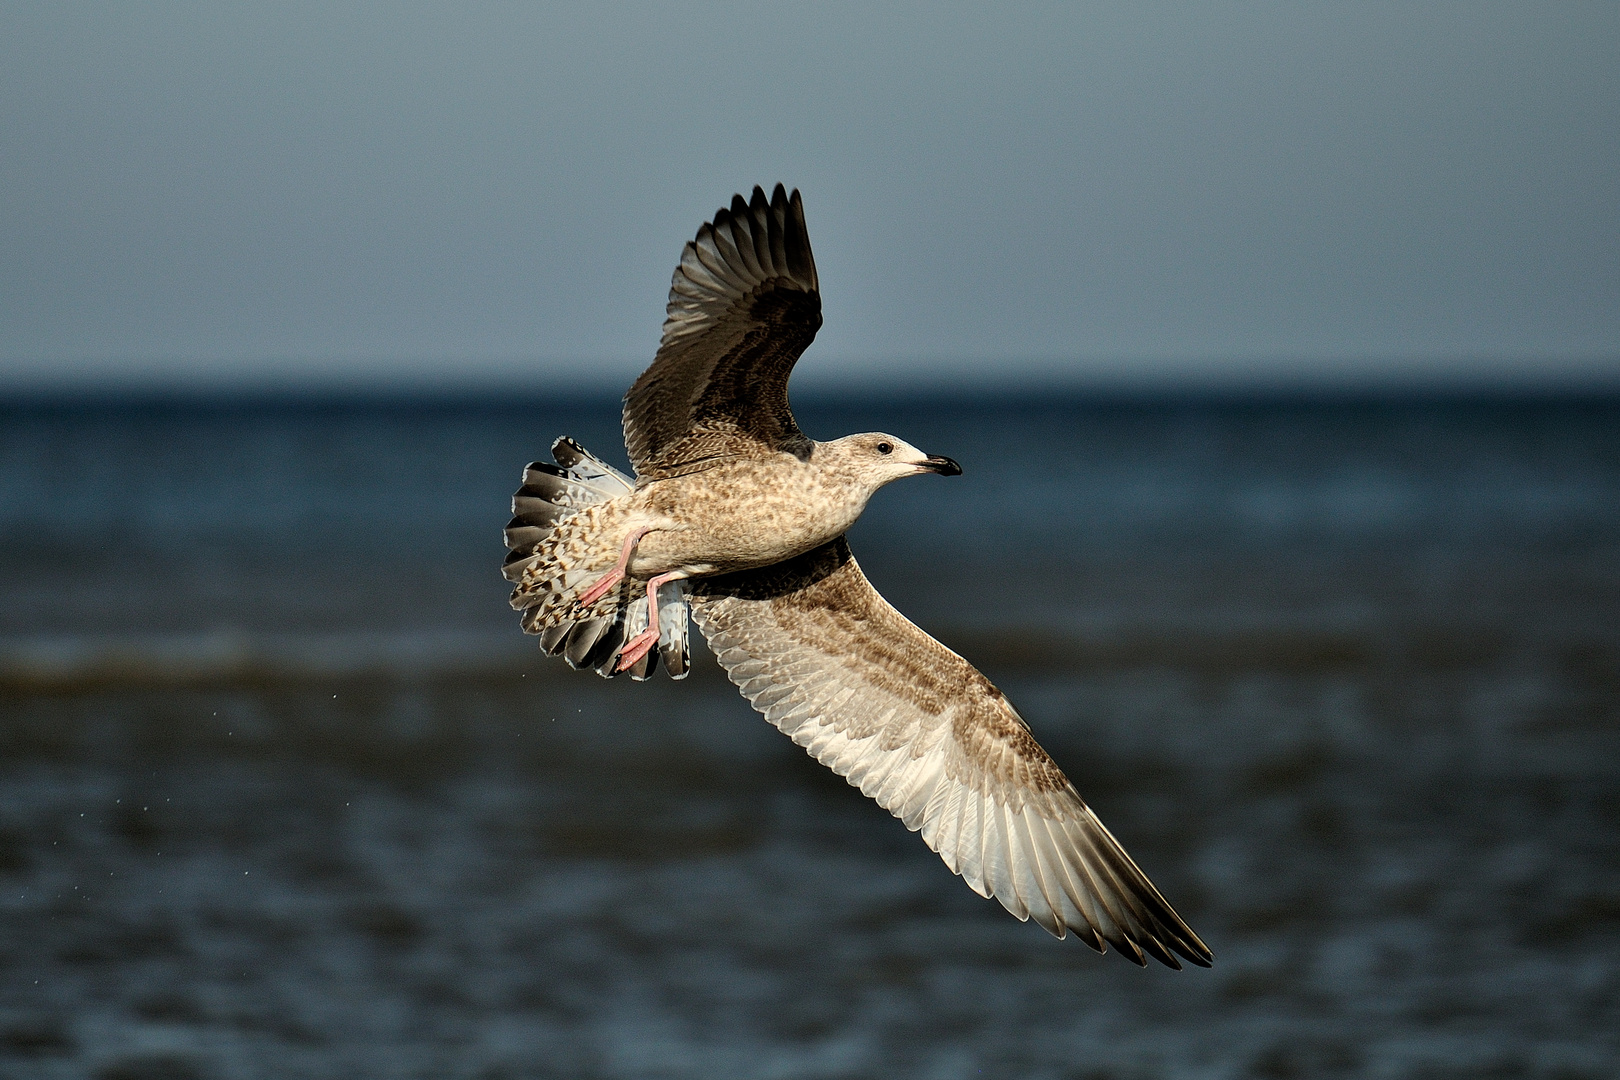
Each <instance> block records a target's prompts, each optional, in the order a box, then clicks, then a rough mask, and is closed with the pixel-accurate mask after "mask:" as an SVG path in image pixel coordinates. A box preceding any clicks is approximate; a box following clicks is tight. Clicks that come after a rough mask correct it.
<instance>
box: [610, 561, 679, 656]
mask: <svg viewBox="0 0 1620 1080" xmlns="http://www.w3.org/2000/svg"><path fill="white" fill-rule="evenodd" d="M685 576H686V575H685V574H683V573H681V572H680V571H679V570H673V571H671V572H670V573H667V574H659V575H658V576H657V577H655V578H653V579H652V580H651V581H649V582H647V629H645V630H643V631H642V632H641V633H639V634H637V635H636V636H635V637H633V638H631V639H630V640H629V641H627V642H625V643H624V647H623V648H621V649H620V650H619V667H618V670H619V671H628V670H629V669H630V668H632V667H634V666H635V665H636V663H637V662H638V661H639V660H640V659H641V658H642V657H643V656H646V655H647V651H648V650H649V649H651V648H652V647H653V646H654V645H657V644H658V587H659V586H660V585H662V584H664V583H665V582H666V581H676V580H678V579H680V578H683V577H685Z"/></svg>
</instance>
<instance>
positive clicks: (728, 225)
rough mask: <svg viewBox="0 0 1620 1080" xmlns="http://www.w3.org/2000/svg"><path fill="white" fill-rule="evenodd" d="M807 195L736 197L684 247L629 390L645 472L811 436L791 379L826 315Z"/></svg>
mask: <svg viewBox="0 0 1620 1080" xmlns="http://www.w3.org/2000/svg"><path fill="white" fill-rule="evenodd" d="M818 288H819V286H818V284H817V281H816V262H815V259H814V258H813V257H812V256H811V254H810V235H809V233H808V232H807V231H806V229H805V225H804V201H803V200H802V199H800V198H799V193H798V192H797V191H795V192H793V194H792V195H791V196H790V195H788V194H787V193H786V192H785V191H784V190H783V188H782V185H781V184H777V185H776V191H775V192H774V193H773V194H772V196H771V198H770V200H769V201H768V202H767V201H766V199H765V192H764V191H763V190H762V189H760V188H757V187H756V188H755V189H754V197H753V200H752V201H751V202H744V201H743V198H742V196H741V195H736V196H733V197H732V200H731V208H730V209H729V210H728V209H724V208H722V209H721V210H720V211H718V212H717V213H716V214H715V215H714V220H713V221H711V222H709V223H708V224H706V225H704V226H703V227H702V228H701V229H699V230H698V232H697V237H696V238H695V239H693V240H692V241H690V242H689V243H688V244H687V245H686V247H685V249H684V250H683V251H682V252H681V262H680V265H679V266H677V267H676V268H675V276H674V278H673V279H672V280H671V282H670V287H669V309H668V316H667V317H666V318H665V320H664V336H663V339H662V341H661V342H660V343H659V346H658V355H657V356H656V357H654V359H653V362H652V366H651V367H649V368H648V369H647V370H646V371H644V372H643V373H642V375H641V377H640V378H639V379H637V380H636V382H635V385H634V386H632V387H631V388H630V392H629V393H628V394H626V395H625V399H624V442H625V447H626V448H627V449H628V450H629V451H630V460H631V462H632V463H633V464H634V465H635V467H636V473H637V474H638V475H639V476H640V477H641V478H642V479H662V478H665V477H669V476H679V475H681V474H682V473H688V472H695V471H698V470H699V469H703V468H707V467H708V466H709V465H712V464H714V463H716V462H719V461H723V460H726V459H728V458H734V457H746V456H757V455H758V454H760V453H763V452H769V451H778V450H787V451H789V452H801V451H802V450H803V449H804V448H807V447H808V446H809V440H808V439H806V438H805V436H804V434H803V433H802V432H801V431H800V430H799V426H798V424H796V423H795V422H794V420H793V414H792V412H790V411H789V410H788V402H787V381H788V375H789V374H790V373H791V372H792V370H793V365H794V363H795V362H796V361H797V360H798V359H799V355H800V354H801V353H803V352H804V350H805V348H806V347H807V346H808V345H809V344H810V342H811V341H812V340H813V339H814V338H815V336H816V331H817V330H818V329H819V328H820V327H821V294H820V292H819V291H818Z"/></svg>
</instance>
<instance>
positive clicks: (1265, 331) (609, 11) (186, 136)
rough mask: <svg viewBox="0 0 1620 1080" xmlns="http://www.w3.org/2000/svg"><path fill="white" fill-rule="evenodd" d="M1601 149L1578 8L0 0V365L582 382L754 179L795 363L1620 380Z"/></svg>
mask: <svg viewBox="0 0 1620 1080" xmlns="http://www.w3.org/2000/svg"><path fill="white" fill-rule="evenodd" d="M1617 133H1620V5H1616V4H1614V3H1612V2H1600V3H1592V4H1574V3H1537V4H1526V3H1522V2H1514V3H1486V2H1481V0H1469V2H1465V3H1432V2H1431V3H1410V2H1400V3H1356V4H1315V3H1299V2H1298V0H1282V2H1277V3H1224V4H1167V3H1157V2H1140V0H1138V2H1132V3H1118V2H1113V3H1100V4H1096V3H1061V4H1051V5H1045V4H1031V3H1012V4H1006V3H1004V4H996V5H988V4H986V5H956V4H942V3H927V4H921V3H919V4H907V5H898V4H873V3H865V2H863V3H859V4H847V5H838V4H793V5H772V6H766V5H760V4H755V3H747V4H742V3H739V4H675V3H669V4H608V3H593V4H581V5H571V6H560V5H557V6H554V5H548V4H537V3H506V4H493V3H480V2H466V0H462V2H457V3H441V4H418V3H398V2H391V3H361V2H353V0H321V2H319V3H307V4H299V3H282V4H263V3H232V2H226V0H208V2H206V3H195V4H180V3H176V4H147V3H142V4H117V3H96V4H68V3H53V4H28V3H4V4H3V5H0V386H3V385H10V386H18V385H27V384H39V383H43V382H50V383H62V382H67V383H76V382H83V381H93V382H96V383H99V384H102V385H107V384H110V383H112V384H116V383H122V382H125V381H130V380H135V381H139V380H153V379H155V380H180V381H187V380H189V381H193V382H202V383H209V384H217V383H232V382H244V381H245V382H253V383H258V382H272V383H274V382H293V383H298V382H306V383H311V382H312V383H321V382H328V381H332V380H358V381H363V382H371V383H390V384H392V383H398V382H401V381H403V382H411V381H415V380H424V379H425V380H430V381H449V382H456V381H470V382H480V381H491V380H495V379H499V378H503V377H504V378H507V379H510V380H512V381H513V382H514V383H516V384H521V385H525V386H530V387H533V388H534V389H536V390H545V389H546V388H548V387H551V386H555V385H557V384H558V382H559V381H561V380H565V379H566V380H586V381H589V382H592V383H595V384H599V385H602V386H614V387H619V386H622V385H624V384H625V383H627V382H628V380H629V379H630V378H631V377H633V375H634V374H635V373H636V372H637V371H638V370H639V369H640V368H641V367H642V366H644V365H645V363H646V362H647V360H648V359H649V358H650V357H651V354H652V351H653V349H654V347H655V344H656V341H657V337H658V328H659V323H660V322H661V320H662V314H663V305H664V299H665V295H666V292H667V289H668V281H669V274H670V271H671V269H672V268H673V266H674V264H675V260H676V258H677V256H678V254H679V251H680V246H681V244H682V243H683V242H684V241H685V240H686V239H688V238H689V237H690V236H691V234H692V232H693V230H694V229H695V228H696V226H697V225H698V224H699V223H700V222H701V221H703V220H704V219H705V218H706V217H708V216H709V215H710V214H711V213H712V212H713V211H714V209H715V208H716V207H717V206H719V205H720V204H721V203H722V202H724V201H726V200H727V199H728V198H729V196H730V194H731V193H732V192H733V191H735V190H747V188H748V187H750V186H751V185H753V184H754V183H762V184H766V185H769V184H771V183H773V182H775V181H777V180H782V181H784V182H786V183H787V184H788V185H789V186H790V187H791V186H797V187H799V188H801V189H802V190H803V192H804V197H805V204H806V209H807V214H808V218H809V223H810V231H811V238H812V241H813V243H814V245H815V249H816V257H817V262H818V266H819V269H820V272H821V280H822V288H823V300H824V306H825V313H826V325H825V327H824V328H823V330H822V332H821V336H820V338H819V339H818V341H817V342H816V344H815V345H814V346H813V347H812V350H811V352H810V353H809V354H808V355H807V357H806V360H805V361H804V362H803V364H802V365H801V369H800V370H801V372H802V374H803V376H804V381H805V382H810V381H813V380H816V379H846V378H849V377H852V376H860V377H869V376H885V375H896V376H900V377H910V376H911V375H913V374H918V373H922V372H924V371H927V372H929V373H930V375H929V377H930V379H934V378H937V379H940V380H946V381H949V380H953V379H964V378H966V379H974V380H979V381H985V380H990V381H995V380H1001V379H1004V378H1019V377H1037V378H1054V377H1055V378H1075V379H1080V380H1096V379H1120V378H1123V379H1126V380H1148V381H1154V380H1163V379H1170V380H1204V379H1215V380H1225V379H1232V378H1249V377H1261V378H1271V377H1275V378H1281V379H1289V378H1316V377H1322V378H1329V379H1340V378H1346V379H1356V378H1362V377H1367V378H1375V379H1382V378H1389V377H1407V376H1415V377H1420V378H1427V377H1449V376H1456V377H1462V378H1474V379H1498V378H1502V377H1535V376H1549V377H1553V378H1574V377H1582V376H1597V377H1600V378H1605V379H1610V380H1614V379H1620V134H1617ZM935 370H939V371H941V372H942V374H939V375H933V374H931V373H932V372H934V371H935Z"/></svg>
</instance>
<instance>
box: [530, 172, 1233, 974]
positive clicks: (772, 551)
mask: <svg viewBox="0 0 1620 1080" xmlns="http://www.w3.org/2000/svg"><path fill="white" fill-rule="evenodd" d="M820 326H821V295H820V291H819V285H818V282H817V278H816V264H815V259H814V258H813V257H812V255H811V252H810V238H809V233H808V231H807V230H806V228H805V220H804V203H803V200H802V199H801V198H800V196H799V193H798V191H794V192H793V193H792V194H791V195H789V194H788V193H787V192H785V191H784V190H783V188H782V185H781V184H778V185H776V189H775V191H774V192H773V193H772V194H771V196H770V197H769V198H766V196H765V192H764V190H763V189H761V188H758V187H756V188H754V192H753V197H752V198H751V199H749V200H744V199H743V197H742V196H741V195H737V196H734V197H733V198H732V200H731V205H730V207H722V208H721V209H720V210H719V211H718V212H717V213H716V214H715V215H714V218H713V220H711V221H709V222H707V223H705V224H704V225H703V227H702V228H700V229H698V231H697V236H696V237H695V238H694V239H693V240H691V241H690V242H689V243H687V244H686V246H685V249H684V250H683V251H682V252H681V260H680V264H679V265H678V266H677V267H676V269H675V274H674V278H673V280H672V282H671V285H670V291H669V305H668V309H667V317H666V318H665V320H664V328H663V336H662V338H661V341H660V343H659V347H658V353H657V355H656V356H655V357H654V359H653V362H652V366H650V367H649V368H647V370H646V371H645V372H643V373H642V375H641V377H640V378H638V379H637V380H636V381H635V384H634V385H633V386H631V388H630V391H629V393H628V394H627V395H626V396H625V399H624V437H625V446H626V448H627V449H628V451H629V456H630V461H631V462H632V464H633V465H634V468H635V476H634V477H633V478H632V477H630V476H626V475H625V474H623V473H621V472H619V471H618V470H617V469H614V468H613V467H612V466H611V465H608V464H607V463H606V462H604V461H602V460H601V459H599V458H597V457H596V456H595V455H593V454H591V453H589V452H588V451H586V450H585V449H584V448H583V447H582V446H580V445H579V444H578V443H576V442H574V441H573V440H572V439H569V438H561V439H558V440H557V442H556V443H555V445H553V447H552V457H553V461H554V462H555V463H554V464H552V463H547V462H535V463H533V464H531V465H529V466H528V467H527V468H526V469H525V470H524V475H523V486H522V487H521V488H520V489H519V490H518V492H517V494H516V496H515V497H514V498H513V500H512V512H513V515H514V516H513V518H512V520H511V522H510V523H509V524H508V525H507V528H506V545H507V547H508V549H509V551H508V554H507V558H506V562H505V564H504V567H503V572H504V574H505V576H506V578H507V580H509V581H511V582H512V583H513V585H514V588H513V591H512V606H513V608H515V609H516V610H518V611H519V612H521V613H522V624H523V629H524V630H525V631H527V632H528V633H531V634H537V635H539V638H540V646H541V648H543V649H544V650H545V651H546V652H547V653H549V654H552V655H556V654H561V655H562V656H563V657H564V658H565V659H566V660H567V661H568V663H569V664H570V665H572V666H573V667H575V668H578V669H591V670H594V671H596V672H597V673H599V674H601V675H603V676H607V677H611V676H613V675H616V674H618V673H620V672H627V673H628V674H629V675H630V677H631V678H632V679H633V680H645V679H647V678H650V677H651V676H652V674H653V673H654V671H655V669H656V667H657V664H658V661H659V660H660V659H662V661H663V663H664V666H665V668H666V670H667V671H668V672H669V674H670V675H671V676H672V677H673V678H676V679H680V678H683V677H685V675H686V674H687V672H688V670H689V666H690V665H689V661H690V649H689V645H690V640H689V639H690V632H689V627H690V624H691V623H693V622H695V623H696V624H697V627H698V629H699V630H700V631H701V632H702V634H703V636H704V638H705V639H706V640H707V642H708V645H709V648H710V650H711V651H712V652H713V653H714V655H715V656H716V657H717V658H718V659H719V662H720V665H721V666H722V667H723V668H724V669H725V670H726V673H727V674H728V675H729V676H730V678H731V681H732V682H733V683H735V684H736V685H737V687H738V688H739V689H740V690H741V691H742V695H743V697H745V698H746V699H747V700H748V701H749V703H750V704H752V705H753V707H754V708H755V709H757V710H758V711H759V712H760V713H762V714H763V715H764V716H765V719H766V720H768V721H770V723H772V724H774V725H775V726H776V727H777V728H778V729H780V730H781V731H782V732H783V733H784V734H786V735H787V736H789V737H790V738H792V739H793V741H794V742H796V743H798V744H799V745H800V746H802V747H804V748H805V749H806V750H807V751H808V752H809V753H810V755H811V756H812V757H814V758H815V759H816V760H818V761H820V762H821V763H822V764H824V765H826V766H828V767H829V768H831V769H832V770H833V771H834V772H836V773H837V774H838V775H840V776H842V777H844V778H845V779H846V780H848V781H849V783H850V784H851V785H853V786H855V787H858V788H859V789H860V790H861V793H862V794H864V795H867V796H869V797H871V798H872V799H874V800H876V801H877V803H878V805H880V806H882V807H883V808H884V809H885V810H888V811H889V812H890V813H892V814H893V815H894V816H895V817H898V818H899V819H900V820H901V821H903V822H905V825H906V827H907V828H908V829H910V830H912V831H913V832H917V833H920V834H921V836H922V839H923V841H924V843H926V844H927V845H928V846H929V847H930V848H932V849H933V850H934V851H935V852H937V853H938V854H939V856H940V857H941V858H942V859H943V860H944V861H945V865H946V866H948V867H949V868H950V869H951V870H952V871H953V872H954V873H956V874H959V875H961V877H962V878H963V880H964V881H966V882H967V884H968V885H969V886H970V887H971V888H972V889H973V890H974V891H975V892H977V893H979V894H980V895H981V896H985V897H992V896H993V897H995V898H996V899H997V900H999V901H1000V902H1001V904H1002V905H1003V906H1004V907H1005V908H1006V909H1007V910H1008V911H1009V912H1011V913H1012V914H1013V915H1014V916H1016V917H1017V918H1019V919H1021V920H1029V919H1033V920H1035V922H1037V923H1039V924H1040V925H1041V926H1043V927H1045V928H1046V930H1048V931H1049V932H1051V933H1052V934H1054V935H1055V936H1057V937H1059V938H1062V937H1064V936H1065V934H1067V933H1068V932H1070V931H1072V932H1074V933H1075V934H1076V935H1077V936H1078V937H1079V938H1080V940H1082V941H1084V942H1085V943H1086V944H1087V945H1089V946H1091V947H1092V948H1093V949H1095V950H1097V951H1098V952H1106V951H1107V947H1108V946H1109V945H1112V946H1113V947H1114V948H1115V949H1117V950H1118V951H1119V952H1120V953H1121V954H1123V955H1124V956H1125V957H1127V958H1128V959H1130V960H1132V961H1134V962H1135V963H1137V964H1138V965H1142V966H1145V965H1146V959H1145V957H1146V956H1151V957H1153V958H1154V959H1156V960H1158V961H1160V962H1161V963H1164V964H1166V965H1168V966H1170V967H1172V968H1177V969H1179V968H1180V967H1181V963H1180V960H1178V959H1177V958H1178V957H1180V958H1181V959H1185V960H1187V961H1189V962H1191V963H1193V964H1197V965H1199V966H1201V967H1208V966H1209V964H1210V961H1211V959H1212V954H1211V953H1210V951H1209V949H1208V947H1207V946H1205V944H1204V943H1203V942H1202V941H1200V940H1199V939H1198V935H1197V934H1195V933H1193V931H1192V930H1191V929H1190V928H1189V927H1188V926H1187V924H1186V923H1185V922H1184V921H1182V919H1181V917H1180V916H1179V915H1177V914H1176V912H1175V910H1174V909H1173V908H1172V907H1171V906H1170V905H1169V903H1167V902H1166V901H1165V899H1164V897H1163V896H1161V895H1160V893H1159V890H1158V889H1156V888H1155V887H1154V886H1153V883H1152V882H1150V881H1149V880H1148V878H1147V876H1146V875H1145V874H1143V873H1142V871H1141V870H1140V869H1139V868H1138V867H1137V865H1136V863H1135V862H1133V861H1132V860H1131V857H1130V856H1129V855H1127V854H1126V853H1125V849H1124V848H1122V847H1121V846H1120V844H1119V842H1118V841H1117V840H1115V839H1114V837H1113V835H1112V834H1111V833H1110V832H1109V831H1108V830H1107V829H1106V828H1104V827H1103V824H1102V822H1101V821H1099V820H1098V819H1097V816H1096V815H1095V814H1094V813H1092V811H1091V809H1090V808H1089V807H1088V806H1087V805H1086V804H1085V802H1084V801H1083V800H1082V799H1081V798H1080V795H1079V793H1078V792H1076V791H1075V789H1074V785H1073V784H1071V783H1070V782H1069V780H1068V778H1067V777H1066V776H1064V774H1063V772H1062V770H1061V769H1059V768H1058V766H1057V765H1056V763H1054V762H1053V760H1052V758H1051V757H1050V756H1049V755H1048V754H1047V753H1046V751H1045V750H1043V749H1041V747H1040V744H1038V743H1037V742H1036V741H1035V738H1034V736H1033V735H1031V734H1030V730H1029V727H1028V725H1026V724H1025V723H1024V721H1023V719H1022V718H1021V717H1020V716H1019V715H1018V713H1017V712H1016V711H1015V710H1014V709H1013V707H1012V705H1011V704H1010V703H1009V702H1008V701H1007V699H1006V697H1004V696H1003V695H1002V693H1001V691H999V690H997V689H996V688H995V686H993V685H992V684H991V683H990V681H989V680H988V679H986V678H985V677H984V676H983V675H982V674H980V673H979V671H978V670H977V669H975V668H974V667H973V666H972V665H971V664H969V663H968V662H967V661H966V660H964V659H962V658H961V657H960V656H958V655H956V653H954V652H952V651H951V650H950V649H947V648H946V647H945V646H944V645H942V644H940V643H939V642H938V641H935V640H934V639H933V638H932V637H930V636H929V635H928V634H926V633H924V632H923V631H922V630H921V629H919V628H918V627H917V626H916V625H915V624H913V623H912V622H911V621H910V620H908V619H907V618H906V617H905V616H904V615H902V614H900V612H899V611H897V610H895V608H894V607H892V606H891V605H890V604H889V603H888V602H887V601H886V600H884V599H883V597H882V596H881V595H879V594H878V591H877V590H876V589H874V588H873V587H872V584H871V582H869V581H867V579H866V577H865V575H864V574H862V573H861V568H860V566H859V565H858V564H857V563H856V562H855V557H854V556H853V555H852V554H851V553H850V549H849V543H848V541H847V540H846V539H845V537H844V534H845V532H846V531H847V530H848V529H849V527H850V526H851V525H853V524H854V523H855V520H856V519H857V518H859V517H860V515H861V512H862V511H863V510H864V509H865V508H866V504H867V501H868V500H869V499H870V498H871V497H872V495H873V494H874V493H875V492H876V491H877V490H878V489H879V488H881V487H883V486H884V485H886V484H889V483H891V482H893V481H895V480H899V479H901V478H903V477H908V476H917V475H921V474H924V473H930V474H936V475H943V476H956V475H959V474H960V473H961V471H962V469H961V467H960V466H959V465H957V463H956V462H955V461H953V460H951V459H950V458H948V457H943V456H938V455H929V454H925V453H923V452H922V451H921V450H918V449H917V448H916V447H914V446H911V445H910V444H909V443H906V442H905V441H903V440H901V439H899V438H896V437H895V436H893V435H888V434H884V433H882V432H870V433H865V434H859V435H847V436H845V437H844V438H841V439H834V440H832V441H831V442H817V441H816V440H814V439H811V438H810V437H808V436H807V435H805V434H804V432H802V431H800V430H799V425H798V424H797V423H796V422H795V421H794V419H793V413H792V411H791V410H790V409H789V408H788V396H787V383H788V376H789V374H790V373H791V372H792V370H793V365H794V363H795V362H796V361H797V360H798V358H799V356H800V354H802V353H803V352H804V350H805V348H806V347H807V346H808V345H809V344H810V342H811V341H812V340H813V339H814V338H815V336H816V331H817V329H818V328H820Z"/></svg>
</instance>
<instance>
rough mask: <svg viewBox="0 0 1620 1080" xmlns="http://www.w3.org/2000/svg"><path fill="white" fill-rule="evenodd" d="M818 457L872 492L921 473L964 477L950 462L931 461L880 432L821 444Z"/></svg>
mask: <svg viewBox="0 0 1620 1080" xmlns="http://www.w3.org/2000/svg"><path fill="white" fill-rule="evenodd" d="M823 455H825V456H823ZM816 456H817V457H818V458H821V459H822V460H823V461H824V462H825V464H826V465H827V466H829V467H832V468H836V469H838V470H839V471H840V472H843V473H846V474H847V475H848V476H849V477H850V478H851V480H854V481H856V482H861V483H864V485H865V486H866V487H867V489H868V490H869V491H876V490H877V489H878V488H880V487H882V486H883V485H884V484H889V483H893V482H894V481H896V480H899V479H900V478H901V477H904V476H916V475H918V474H920V473H939V474H940V475H941V476H960V475H962V466H960V465H958V464H957V463H956V462H954V461H952V460H951V459H950V458H948V457H938V456H934V457H930V456H929V455H927V454H925V453H923V452H922V451H921V450H919V449H917V448H916V447H915V446H912V445H911V444H910V443H908V442H905V441H904V440H902V439H897V438H895V437H894V436H893V435H886V434H884V433H883V432H881V431H868V432H865V433H864V434H861V435H845V436H844V437H843V438H842V439H834V440H833V441H832V442H828V443H821V444H819V446H818V447H817V450H816Z"/></svg>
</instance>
